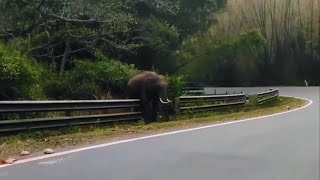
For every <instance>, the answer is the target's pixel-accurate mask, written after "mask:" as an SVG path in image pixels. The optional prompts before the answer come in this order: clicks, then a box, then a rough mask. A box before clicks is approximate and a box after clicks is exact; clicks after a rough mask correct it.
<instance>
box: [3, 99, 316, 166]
mask: <svg viewBox="0 0 320 180" xmlns="http://www.w3.org/2000/svg"><path fill="white" fill-rule="evenodd" d="M282 97H293V96H282ZM294 98H299V99H303V100H306V101H308V102H309V103H308V104H307V105H305V106H303V107H300V108H297V109H293V110H289V111H285V112H280V113H276V114H271V115H266V116H260V117H255V118H249V119H243V120H239V121H231V122H225V123H220V124H213V125H208V126H202V127H197V128H190V129H185V130H178V131H172V132H167V133H162V134H155V135H151V136H144V137H139V138H133V139H127V140H122V141H115V142H111V143H105V144H100V145H94V146H88V147H84V148H78V149H73V150H69V151H64V152H57V153H55V154H50V155H44V156H39V157H33V158H29V159H23V160H20V161H19V160H18V161H16V162H15V163H14V164H5V165H2V166H0V169H1V168H5V167H9V166H14V165H18V164H23V163H28V162H32V161H37V160H41V159H47V158H51V157H57V156H62V155H66V154H71V153H76V152H81V151H86V150H90V149H97V148H102V147H107V146H112V145H117V144H122V143H127V142H133V141H139V140H144V139H150V138H155V137H161V136H167V135H173V134H178V133H184V132H190V131H196V130H201V129H207V128H213V127H218V126H225V125H230V124H236V123H242V122H246V121H251V120H257V119H263V118H267V117H273V116H278V115H282V114H287V113H290V112H294V111H299V110H301V109H304V108H307V107H309V106H310V105H311V104H312V103H313V101H312V100H310V99H306V98H301V97H294Z"/></svg>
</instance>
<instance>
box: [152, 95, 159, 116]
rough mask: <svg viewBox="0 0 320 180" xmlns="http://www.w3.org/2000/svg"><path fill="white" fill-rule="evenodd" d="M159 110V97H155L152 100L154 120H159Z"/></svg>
mask: <svg viewBox="0 0 320 180" xmlns="http://www.w3.org/2000/svg"><path fill="white" fill-rule="evenodd" d="M158 111H159V103H158V100H157V99H153V100H152V111H151V112H152V118H151V119H152V121H156V120H157V114H158Z"/></svg>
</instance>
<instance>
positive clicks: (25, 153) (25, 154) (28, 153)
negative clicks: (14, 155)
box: [19, 151, 30, 156]
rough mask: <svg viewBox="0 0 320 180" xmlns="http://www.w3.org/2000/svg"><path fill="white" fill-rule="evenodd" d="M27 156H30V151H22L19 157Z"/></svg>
mask: <svg viewBox="0 0 320 180" xmlns="http://www.w3.org/2000/svg"><path fill="white" fill-rule="evenodd" d="M27 155H30V152H29V151H21V152H20V154H19V156H27Z"/></svg>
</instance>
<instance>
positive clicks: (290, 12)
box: [185, 0, 320, 86]
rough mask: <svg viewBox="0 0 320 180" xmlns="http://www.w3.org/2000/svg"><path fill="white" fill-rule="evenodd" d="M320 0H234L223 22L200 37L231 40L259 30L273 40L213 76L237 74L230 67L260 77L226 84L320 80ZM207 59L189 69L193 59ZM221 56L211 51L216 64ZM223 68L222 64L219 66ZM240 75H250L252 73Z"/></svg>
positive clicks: (214, 81)
mask: <svg viewBox="0 0 320 180" xmlns="http://www.w3.org/2000/svg"><path fill="white" fill-rule="evenodd" d="M319 4H320V1H318V0H259V1H256V0H229V1H228V5H227V8H226V11H225V12H223V13H221V14H220V15H219V16H218V17H217V19H218V23H217V24H216V25H215V26H214V27H212V28H211V29H210V31H208V33H207V35H206V36H205V37H204V38H203V37H202V38H199V39H198V41H208V40H209V41H215V42H217V41H219V42H223V43H225V42H224V41H228V39H230V38H235V37H236V36H239V35H240V34H243V33H246V32H248V31H252V30H253V29H258V31H260V33H261V35H262V38H263V39H265V40H266V42H267V43H266V46H265V48H264V50H263V51H259V54H254V55H252V56H251V57H246V58H245V60H244V61H238V62H237V64H234V61H233V60H232V61H231V60H230V61H228V60H227V58H226V61H227V62H229V63H227V64H228V65H229V67H230V69H229V71H224V72H225V73H224V72H223V71H221V72H220V74H215V75H214V76H212V78H214V79H217V77H228V76H232V75H231V74H230V71H231V72H236V71H238V70H239V68H240V69H242V71H243V72H246V73H251V75H250V76H252V77H255V78H256V79H255V80H253V79H252V80H250V82H249V83H241V82H240V81H241V80H240V81H239V80H236V82H234V81H228V82H225V83H227V84H228V85H253V86H255V85H304V84H303V83H304V80H308V81H309V82H310V83H309V84H311V85H319V84H320V71H319V69H320V5H319ZM212 34H213V36H212ZM223 43H222V44H223ZM252 45H254V44H252ZM213 49H214V48H213ZM209 51H210V50H209ZM222 51H223V50H222ZM197 55H198V54H197V53H195V54H194V55H193V56H195V57H197ZM241 55H242V53H241V52H239V54H238V56H241ZM208 58H209V57H208ZM208 58H207V59H208ZM202 59H206V58H205V57H203V58H198V59H196V61H194V63H190V64H189V65H188V66H186V67H185V70H186V71H187V70H188V69H190V67H191V66H192V64H197V63H199V64H200V63H201V60H202ZM218 59H219V58H215V57H214V56H211V61H212V63H213V64H215V65H217V63H218ZM220 59H221V58H220ZM215 62H217V63H215ZM246 63H247V64H248V63H249V64H255V65H256V68H255V69H254V70H253V69H251V68H250V66H247V65H245V64H246ZM241 66H242V68H241ZM217 68H218V69H219V66H218V67H217ZM257 73H258V74H257ZM240 75H241V74H240ZM245 76H247V75H245ZM237 77H238V78H240V79H242V80H245V79H246V77H241V76H240V77H239V76H237ZM212 78H211V79H212ZM197 80H203V79H197ZM210 83H212V84H217V85H219V82H218V80H212V81H211V82H210Z"/></svg>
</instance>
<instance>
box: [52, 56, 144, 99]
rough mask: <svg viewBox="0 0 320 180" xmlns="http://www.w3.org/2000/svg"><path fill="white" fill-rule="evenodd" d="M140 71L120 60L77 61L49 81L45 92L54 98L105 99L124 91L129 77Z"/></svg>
mask: <svg viewBox="0 0 320 180" xmlns="http://www.w3.org/2000/svg"><path fill="white" fill-rule="evenodd" d="M138 73H139V71H138V69H136V68H135V67H134V66H132V65H127V64H124V63H121V62H120V61H115V60H108V59H105V58H103V59H101V60H99V61H98V62H95V63H94V62H91V61H84V60H82V61H77V62H76V63H75V68H74V69H73V70H72V71H69V72H66V73H65V74H64V75H63V76H61V77H58V78H55V79H53V80H52V81H50V82H49V83H48V85H47V88H46V89H47V95H48V96H49V97H52V98H54V99H106V98H108V97H110V94H111V95H121V94H123V93H124V92H125V88H126V85H127V82H128V80H129V79H130V78H131V77H132V76H134V75H136V74H138Z"/></svg>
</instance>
